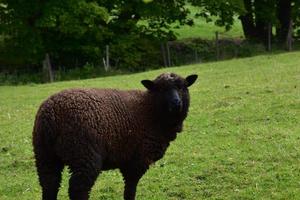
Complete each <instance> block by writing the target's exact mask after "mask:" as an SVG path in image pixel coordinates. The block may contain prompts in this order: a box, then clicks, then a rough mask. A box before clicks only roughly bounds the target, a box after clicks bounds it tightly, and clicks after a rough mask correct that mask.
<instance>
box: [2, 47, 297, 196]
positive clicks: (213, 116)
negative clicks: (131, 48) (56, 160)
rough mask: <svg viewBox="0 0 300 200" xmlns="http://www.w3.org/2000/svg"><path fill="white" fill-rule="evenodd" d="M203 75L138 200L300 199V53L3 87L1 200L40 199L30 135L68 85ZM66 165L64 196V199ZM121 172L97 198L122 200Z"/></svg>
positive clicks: (106, 176)
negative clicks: (41, 110)
mask: <svg viewBox="0 0 300 200" xmlns="http://www.w3.org/2000/svg"><path fill="white" fill-rule="evenodd" d="M165 71H172V72H175V73H178V74H180V75H183V76H185V75H189V74H192V73H197V74H198V75H199V79H198V81H197V82H196V83H195V84H194V85H193V86H192V87H191V88H190V92H191V107H190V112H189V116H188V118H187V120H186V121H185V127H184V131H183V132H182V133H180V134H179V135H178V137H177V139H176V140H175V141H174V142H172V144H171V146H170V148H169V149H168V151H167V153H166V154H165V156H164V158H163V159H161V160H160V161H158V162H157V163H156V164H155V165H153V166H152V167H151V168H150V170H149V171H148V172H147V173H146V174H145V175H144V176H143V178H142V179H141V181H140V183H139V185H138V188H137V199H147V200H164V199H168V200H179V199H186V200H196V199H296V198H299V194H300V123H299V121H300V53H297V52H293V53H285V54H276V55H264V56H258V57H252V58H246V59H236V60H229V61H222V62H218V63H207V64H200V65H190V66H182V67H176V68H164V69H161V70H155V71H149V72H143V73H138V74H131V75H117V76H111V77H104V78H97V79H88V80H77V81H68V82H57V83H53V84H29V85H24V86H1V87H0V199H1V200H8V199H9V200H10V199H11V200H12V199H22V200H23V199H24V200H27V199H28V200H29V199H40V196H41V191H40V186H39V184H38V180H37V175H36V171H35V166H34V159H33V152H32V145H31V132H32V127H33V121H34V117H35V113H36V111H37V109H38V106H39V105H40V103H41V102H42V101H43V100H44V99H46V98H47V97H48V96H49V95H51V94H53V93H55V92H57V91H60V90H62V89H65V88H71V87H101V88H120V89H136V88H139V89H143V87H142V85H141V84H140V80H142V79H146V78H149V79H153V78H155V77H156V76H157V75H158V74H160V73H161V72H165ZM67 177H68V173H67V169H65V171H64V175H63V182H62V186H61V190H60V193H59V199H68V196H67V188H68V184H67ZM122 195H123V181H122V177H121V175H120V173H119V172H118V171H117V170H114V171H108V172H103V173H102V174H101V175H100V176H99V177H98V180H97V182H96V184H95V185H94V187H93V190H92V193H91V199H121V198H122Z"/></svg>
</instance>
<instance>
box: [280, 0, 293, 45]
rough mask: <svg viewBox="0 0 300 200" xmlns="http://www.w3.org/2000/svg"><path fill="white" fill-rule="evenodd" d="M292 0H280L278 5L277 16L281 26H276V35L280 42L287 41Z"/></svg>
mask: <svg viewBox="0 0 300 200" xmlns="http://www.w3.org/2000/svg"><path fill="white" fill-rule="evenodd" d="M291 10H292V5H291V0H279V2H278V5H277V17H278V20H279V27H277V28H276V36H277V39H278V41H279V42H282V43H283V42H285V41H286V39H287V36H288V32H289V25H290V21H291Z"/></svg>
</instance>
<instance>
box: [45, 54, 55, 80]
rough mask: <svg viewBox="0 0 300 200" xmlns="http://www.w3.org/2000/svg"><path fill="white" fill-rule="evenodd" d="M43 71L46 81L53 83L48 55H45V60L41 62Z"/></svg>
mask: <svg viewBox="0 0 300 200" xmlns="http://www.w3.org/2000/svg"><path fill="white" fill-rule="evenodd" d="M43 71H44V73H45V75H46V77H47V78H46V79H47V80H46V81H49V82H53V79H54V77H53V70H52V66H51V62H50V56H49V53H46V55H45V59H44V60H43Z"/></svg>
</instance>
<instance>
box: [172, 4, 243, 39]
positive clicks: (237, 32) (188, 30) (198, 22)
mask: <svg viewBox="0 0 300 200" xmlns="http://www.w3.org/2000/svg"><path fill="white" fill-rule="evenodd" d="M188 8H189V10H190V11H191V13H190V18H192V19H193V20H194V25H193V26H188V25H184V26H181V27H180V28H179V29H174V31H175V33H176V35H177V37H178V39H186V38H202V39H209V40H211V39H215V33H216V31H218V32H219V37H220V38H243V37H244V33H243V28H242V24H241V21H240V20H239V19H238V18H237V17H235V21H234V23H233V25H232V27H231V29H230V30H229V31H226V30H225V28H224V27H219V26H217V25H215V23H214V21H212V22H206V20H205V18H203V17H195V16H194V15H195V14H196V13H197V12H198V8H197V7H193V6H188ZM213 19H214V18H213Z"/></svg>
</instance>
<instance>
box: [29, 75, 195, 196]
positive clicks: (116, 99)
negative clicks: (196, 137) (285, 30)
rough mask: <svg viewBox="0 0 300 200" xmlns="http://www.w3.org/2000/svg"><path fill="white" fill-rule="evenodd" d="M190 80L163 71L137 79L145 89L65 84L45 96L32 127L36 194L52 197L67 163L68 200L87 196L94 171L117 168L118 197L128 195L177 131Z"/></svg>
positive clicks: (193, 78) (184, 112) (185, 112)
mask: <svg viewBox="0 0 300 200" xmlns="http://www.w3.org/2000/svg"><path fill="white" fill-rule="evenodd" d="M196 79H197V75H190V76H188V77H186V78H182V77H181V76H179V75H176V74H174V73H163V74H161V75H160V76H158V77H157V78H156V79H155V80H153V81H151V80H142V81H141V83H142V84H143V85H144V87H145V88H146V89H147V90H146V91H140V90H129V91H122V90H116V89H92V88H90V89H67V90H64V91H61V92H59V93H57V94H54V95H52V96H50V97H49V98H48V99H47V100H45V101H44V102H43V103H42V105H41V106H40V108H39V110H38V112H37V114H36V119H35V123H34V128H33V141H32V142H33V150H34V154H35V164H36V168H37V173H38V177H39V183H40V185H41V188H42V199H44V200H50V199H51V200H52V199H57V193H58V190H59V187H60V182H61V172H62V170H63V168H64V166H68V168H69V170H70V173H71V177H70V179H69V188H68V193H69V197H70V199H72V200H87V199H89V193H90V190H91V188H92V186H93V185H94V182H95V180H96V178H97V176H98V175H99V173H100V172H101V171H105V170H110V169H117V168H118V169H119V170H120V172H121V174H122V175H123V178H124V182H125V188H124V199H125V200H134V199H135V193H136V187H137V184H138V181H139V180H140V178H141V177H142V176H143V175H144V173H145V172H146V171H147V170H148V168H149V166H150V165H151V164H152V163H154V162H155V161H157V160H159V159H161V158H162V157H163V155H164V153H165V151H166V149H167V147H168V146H169V144H170V142H171V141H173V140H174V139H175V138H176V135H177V133H179V132H181V131H182V124H183V121H184V119H185V118H186V116H187V113H188V108H189V102H190V97H189V91H188V87H189V86H191V85H192V84H193V83H194V82H195V81H196Z"/></svg>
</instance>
